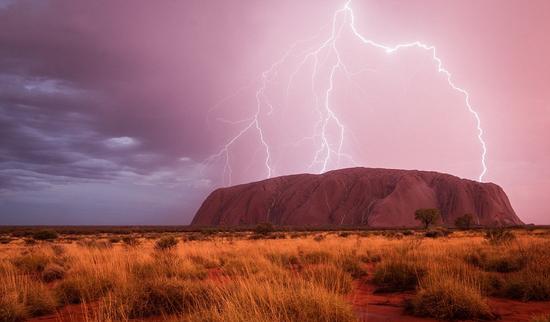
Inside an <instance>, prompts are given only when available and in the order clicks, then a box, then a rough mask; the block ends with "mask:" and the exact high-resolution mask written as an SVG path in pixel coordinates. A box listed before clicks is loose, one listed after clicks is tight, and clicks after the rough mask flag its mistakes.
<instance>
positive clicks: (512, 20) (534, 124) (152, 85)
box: [0, 0, 550, 225]
mask: <svg viewBox="0 0 550 322" xmlns="http://www.w3.org/2000/svg"><path fill="white" fill-rule="evenodd" d="M344 5H345V1H342V0H340V1H333V0H322V1H313V0H306V1H291V0H281V1H269V2H266V1H251V0H244V1H235V0H228V1H204V0H189V1H167V0H166V1H145V0H135V1H129V0H128V1H116V2H113V1H108V0H98V1H73V0H64V1H61V0H41V1H38V0H16V1H15V0H0V224H5V225H12V224H23V225H45V224H46V225H85V224H99V225H138V224H162V225H169V224H188V223H189V222H190V221H191V219H192V218H193V215H194V213H195V211H196V210H197V209H198V207H199V206H200V204H201V202H202V201H203V199H204V198H205V196H206V195H207V194H208V193H209V192H211V191H212V190H213V189H216V188H217V187H221V186H227V185H232V184H239V183H244V182H249V181H255V180H261V179H265V178H267V177H269V176H272V177H273V176H278V175H286V174H293V173H304V172H308V173H320V172H323V171H328V170H332V169H337V168H345V167H351V166H366V167H382V168H403V169H420V170H435V171H441V172H447V173H451V174H454V175H457V176H460V177H463V178H467V179H472V180H478V179H479V177H480V175H481V174H482V173H483V164H482V154H483V147H482V144H481V143H482V142H480V140H479V138H478V128H477V127H478V124H477V121H476V118H475V116H474V114H473V113H472V111H469V110H468V106H467V105H466V102H465V97H464V95H463V93H460V92H459V91H457V90H456V89H453V88H452V87H451V86H450V85H449V82H448V79H447V77H446V75H445V73H442V72H439V71H438V65H437V62H436V61H435V60H434V59H433V56H432V55H433V52H432V51H430V50H425V49H422V48H417V47H413V48H403V49H400V50H398V51H395V52H392V53H387V52H386V51H385V50H384V49H383V48H381V47H376V46H373V45H372V43H371V44H369V43H364V42H362V41H361V39H359V38H358V37H357V35H358V34H361V35H362V36H364V39H368V40H372V41H373V42H374V43H376V44H381V45H384V46H388V47H392V46H395V45H398V44H401V43H411V42H415V41H420V42H422V43H424V44H427V45H429V46H434V47H435V48H436V51H435V53H436V55H437V57H438V58H439V59H441V62H442V63H443V67H444V68H445V70H446V71H449V72H450V73H451V76H452V78H451V80H452V83H453V84H454V85H456V86H457V87H459V88H461V89H464V90H465V91H467V93H468V94H469V103H470V106H471V107H472V108H473V111H475V112H476V113H477V115H478V116H479V120H480V126H481V129H482V130H483V136H482V138H481V139H482V140H483V143H485V146H486V148H487V153H486V156H485V164H486V167H487V171H486V173H484V175H483V177H482V181H487V182H494V183H496V184H498V185H500V186H502V187H503V188H504V190H505V191H506V192H507V194H508V196H509V198H510V200H511V202H512V205H513V207H514V209H515V210H516V212H517V213H518V215H519V217H520V218H521V219H522V220H523V221H524V222H526V223H536V224H550V204H549V203H547V202H545V200H546V198H547V196H548V194H549V193H550V168H549V167H548V165H549V164H550V135H549V134H550V90H549V84H550V58H548V57H550V41H548V39H549V38H548V31H549V30H550V2H549V1H546V0H532V1H520V0H485V1H477V0H456V1H454V0H453V1H451V0H448V1H440V0H410V1H409V0H408V1H404V0H402V1H397V0H384V1H382V0H353V1H352V2H351V3H350V4H349V7H348V8H349V9H350V10H347V11H342V10H341V9H342V8H344ZM339 9H340V10H341V11H340V13H339V14H336V15H335V12H338V10H339ZM351 13H353V18H354V19H353V27H354V29H352V28H351V26H352V24H351ZM354 30H355V32H354ZM332 35H336V36H337V37H331V36H332ZM332 40H335V41H332Z"/></svg>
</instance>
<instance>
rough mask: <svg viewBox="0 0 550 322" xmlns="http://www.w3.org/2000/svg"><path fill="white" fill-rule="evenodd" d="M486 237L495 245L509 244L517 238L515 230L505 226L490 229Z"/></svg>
mask: <svg viewBox="0 0 550 322" xmlns="http://www.w3.org/2000/svg"><path fill="white" fill-rule="evenodd" d="M485 239H487V241H488V242H489V243H491V244H493V245H499V244H507V243H510V242H511V241H513V240H515V239H516V236H515V235H514V233H513V232H511V231H509V230H507V229H505V228H501V227H500V228H494V229H489V230H487V231H486V232H485Z"/></svg>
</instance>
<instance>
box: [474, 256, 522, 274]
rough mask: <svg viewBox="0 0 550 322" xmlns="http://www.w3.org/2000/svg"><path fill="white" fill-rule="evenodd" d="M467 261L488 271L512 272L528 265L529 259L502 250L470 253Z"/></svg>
mask: <svg viewBox="0 0 550 322" xmlns="http://www.w3.org/2000/svg"><path fill="white" fill-rule="evenodd" d="M466 261H467V262H468V263H470V264H472V265H474V266H477V267H479V268H481V269H483V270H484V271H487V272H498V273H510V272H517V271H520V270H521V269H523V268H524V267H525V266H526V265H527V259H526V258H525V257H523V256H521V254H517V253H516V254H508V253H502V252H491V253H488V252H479V253H474V254H470V255H468V256H467V257H466Z"/></svg>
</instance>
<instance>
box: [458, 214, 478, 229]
mask: <svg viewBox="0 0 550 322" xmlns="http://www.w3.org/2000/svg"><path fill="white" fill-rule="evenodd" d="M473 224H474V216H473V215H472V214H465V215H463V216H460V217H458V218H456V220H455V226H456V227H458V228H460V229H465V230H467V229H470V228H472V225H473Z"/></svg>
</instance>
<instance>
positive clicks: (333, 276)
mask: <svg viewBox="0 0 550 322" xmlns="http://www.w3.org/2000/svg"><path fill="white" fill-rule="evenodd" d="M302 273H303V276H304V279H305V280H307V281H310V282H313V283H315V284H318V285H320V286H322V287H323V288H325V289H326V290H327V291H329V292H333V293H339V294H347V293H349V292H350V291H351V288H352V281H353V279H352V277H351V275H350V274H349V273H346V272H344V271H343V270H341V269H338V268H336V267H334V265H327V264H324V265H316V266H310V267H307V268H305V269H304V270H303V272H302Z"/></svg>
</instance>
